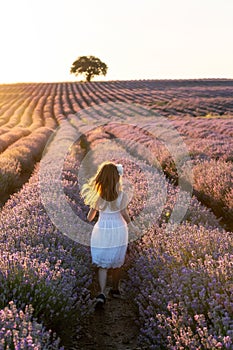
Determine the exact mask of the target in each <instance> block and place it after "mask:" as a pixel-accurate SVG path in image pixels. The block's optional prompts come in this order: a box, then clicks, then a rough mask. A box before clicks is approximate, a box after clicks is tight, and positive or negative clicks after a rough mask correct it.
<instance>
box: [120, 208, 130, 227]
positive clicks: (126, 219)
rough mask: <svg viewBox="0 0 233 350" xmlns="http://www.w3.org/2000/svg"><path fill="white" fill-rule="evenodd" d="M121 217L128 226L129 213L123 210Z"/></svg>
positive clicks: (125, 209)
mask: <svg viewBox="0 0 233 350" xmlns="http://www.w3.org/2000/svg"><path fill="white" fill-rule="evenodd" d="M121 215H122V216H123V218H124V219H125V221H126V223H127V224H129V223H130V222H131V219H130V216H129V212H128V209H127V208H124V209H122V210H121Z"/></svg>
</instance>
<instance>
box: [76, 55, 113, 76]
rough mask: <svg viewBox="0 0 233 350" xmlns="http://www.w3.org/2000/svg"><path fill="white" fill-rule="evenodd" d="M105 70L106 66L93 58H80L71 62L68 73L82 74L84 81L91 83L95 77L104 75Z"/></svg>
mask: <svg viewBox="0 0 233 350" xmlns="http://www.w3.org/2000/svg"><path fill="white" fill-rule="evenodd" d="M107 69H108V67H107V65H106V64H105V63H103V62H102V61H101V60H100V59H99V58H97V57H95V56H80V57H78V59H77V60H76V61H74V62H73V64H72V67H71V69H70V73H71V74H75V75H76V76H77V75H79V74H84V75H85V76H86V80H87V81H91V79H92V78H93V77H94V76H95V75H106V74H107Z"/></svg>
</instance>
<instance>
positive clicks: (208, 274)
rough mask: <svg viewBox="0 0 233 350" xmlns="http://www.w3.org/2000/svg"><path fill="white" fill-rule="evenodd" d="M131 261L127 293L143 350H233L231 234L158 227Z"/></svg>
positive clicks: (133, 251) (188, 226) (196, 228)
mask: <svg viewBox="0 0 233 350" xmlns="http://www.w3.org/2000/svg"><path fill="white" fill-rule="evenodd" d="M130 259H131V263H132V267H131V269H130V270H129V273H128V276H129V280H128V282H127V289H128V291H129V293H131V296H132V300H134V301H135V304H136V306H137V308H138V314H139V319H138V324H139V326H140V335H139V342H140V344H141V346H142V347H143V348H144V347H145V348H147V349H172V350H175V349H177V350H178V349H184V348H185V349H190V350H192V349H218V348H220V349H233V342H232V339H233V321H232V320H233V304H232V300H233V294H232V293H233V290H232V283H233V279H232V273H231V270H232V264H233V238H232V234H230V233H229V232H225V233H224V234H223V233H222V232H221V231H219V230H218V229H210V228H205V227H201V226H200V225H199V226H197V225H193V224H191V223H183V224H181V225H179V227H178V228H177V229H176V230H175V231H172V230H170V231H169V230H167V227H166V225H165V224H164V225H163V226H162V227H159V226H158V225H155V226H154V228H153V229H151V230H150V231H149V232H147V234H146V235H144V237H143V239H142V240H141V242H140V243H138V244H137V245H136V246H134V248H133V249H131V257H130Z"/></svg>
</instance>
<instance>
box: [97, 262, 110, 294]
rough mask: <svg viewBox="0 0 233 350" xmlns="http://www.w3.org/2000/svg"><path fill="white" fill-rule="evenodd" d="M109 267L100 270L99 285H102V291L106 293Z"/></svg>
mask: <svg viewBox="0 0 233 350" xmlns="http://www.w3.org/2000/svg"><path fill="white" fill-rule="evenodd" d="M107 272H108V270H107V269H104V268H102V267H100V268H99V270H98V277H99V285H100V293H103V294H104V291H105V288H106V283H107Z"/></svg>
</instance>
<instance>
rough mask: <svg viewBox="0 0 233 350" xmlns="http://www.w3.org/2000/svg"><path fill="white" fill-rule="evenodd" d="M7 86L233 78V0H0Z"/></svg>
mask: <svg viewBox="0 0 233 350" xmlns="http://www.w3.org/2000/svg"><path fill="white" fill-rule="evenodd" d="M0 33H1V40H0V45H1V51H0V83H15V82H59V81H77V80H84V77H83V76H80V77H75V75H72V74H70V67H71V65H72V63H73V62H74V61H75V60H76V59H77V58H78V57H79V56H86V55H93V56H96V57H99V58H100V59H101V60H102V61H103V62H104V63H106V64H107V66H108V72H107V75H106V76H105V77H104V76H99V77H96V78H95V80H102V81H103V80H134V79H137V80H138V79H192V78H194V79H200V78H233V45H232V44H233V1H232V0H115V1H113V0H0Z"/></svg>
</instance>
